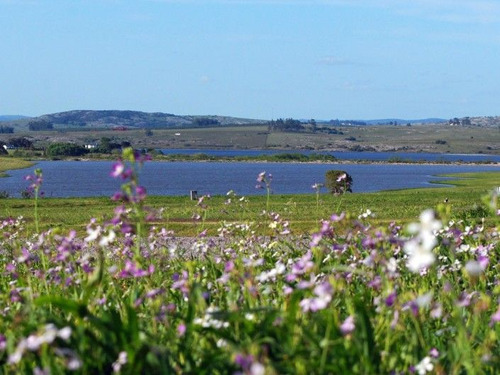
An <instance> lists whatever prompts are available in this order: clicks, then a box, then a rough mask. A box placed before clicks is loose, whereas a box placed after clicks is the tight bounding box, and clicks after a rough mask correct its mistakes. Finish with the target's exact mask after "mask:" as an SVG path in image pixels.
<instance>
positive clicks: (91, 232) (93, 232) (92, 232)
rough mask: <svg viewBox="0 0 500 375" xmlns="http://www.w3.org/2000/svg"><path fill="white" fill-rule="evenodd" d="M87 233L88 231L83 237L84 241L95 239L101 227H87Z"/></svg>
mask: <svg viewBox="0 0 500 375" xmlns="http://www.w3.org/2000/svg"><path fill="white" fill-rule="evenodd" d="M87 233H88V236H87V237H85V242H91V241H95V240H96V239H97V238H98V237H99V235H100V234H101V227H100V226H98V227H97V228H95V229H92V228H87Z"/></svg>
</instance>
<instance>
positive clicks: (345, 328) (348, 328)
mask: <svg viewBox="0 0 500 375" xmlns="http://www.w3.org/2000/svg"><path fill="white" fill-rule="evenodd" d="M355 328H356V325H355V324H354V316H353V315H349V316H348V317H347V318H346V320H344V322H343V323H342V324H341V325H340V332H342V334H343V335H344V336H346V335H349V334H351V333H352V332H354V329H355Z"/></svg>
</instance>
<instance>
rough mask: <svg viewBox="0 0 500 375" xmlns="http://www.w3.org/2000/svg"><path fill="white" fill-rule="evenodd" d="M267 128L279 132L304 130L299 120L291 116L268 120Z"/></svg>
mask: <svg viewBox="0 0 500 375" xmlns="http://www.w3.org/2000/svg"><path fill="white" fill-rule="evenodd" d="M268 126H269V130H271V131H272V130H274V131H281V132H300V131H304V130H306V128H305V127H304V125H303V124H302V122H301V121H299V120H295V119H293V118H287V119H282V118H279V119H277V120H271V121H269V122H268Z"/></svg>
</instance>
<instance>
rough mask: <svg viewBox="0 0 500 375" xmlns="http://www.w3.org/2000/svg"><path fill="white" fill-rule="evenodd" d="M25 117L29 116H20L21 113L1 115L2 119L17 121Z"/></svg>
mask: <svg viewBox="0 0 500 375" xmlns="http://www.w3.org/2000/svg"><path fill="white" fill-rule="evenodd" d="M24 118H29V117H28V116H20V115H0V121H15V120H20V119H24Z"/></svg>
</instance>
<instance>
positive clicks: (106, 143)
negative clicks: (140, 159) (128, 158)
mask: <svg viewBox="0 0 500 375" xmlns="http://www.w3.org/2000/svg"><path fill="white" fill-rule="evenodd" d="M121 148H122V146H121V144H119V143H116V142H113V141H112V140H111V138H108V137H102V138H101V140H100V141H99V146H97V149H96V151H97V152H100V153H103V154H110V153H111V152H113V150H116V149H121Z"/></svg>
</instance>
